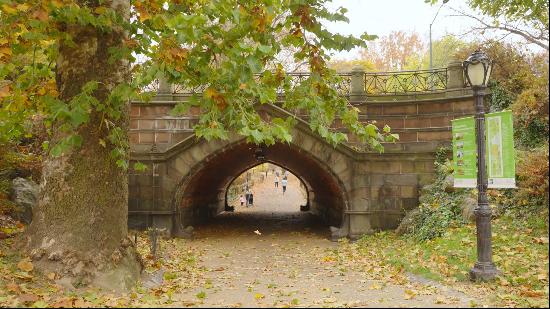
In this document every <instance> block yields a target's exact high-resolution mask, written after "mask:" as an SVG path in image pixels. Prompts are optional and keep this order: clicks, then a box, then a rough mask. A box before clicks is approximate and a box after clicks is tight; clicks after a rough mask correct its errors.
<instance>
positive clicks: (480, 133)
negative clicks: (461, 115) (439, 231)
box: [463, 50, 499, 281]
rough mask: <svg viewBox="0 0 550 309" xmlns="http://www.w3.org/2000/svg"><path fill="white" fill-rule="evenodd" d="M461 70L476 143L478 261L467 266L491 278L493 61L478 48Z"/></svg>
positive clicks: (493, 270) (472, 275) (478, 276)
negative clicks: (488, 146)
mask: <svg viewBox="0 0 550 309" xmlns="http://www.w3.org/2000/svg"><path fill="white" fill-rule="evenodd" d="M463 65H464V73H465V75H466V79H467V80H468V83H469V84H470V86H471V87H472V90H473V92H474V99H475V105H476V116H475V120H476V143H477V192H478V193H477V207H476V209H475V211H474V213H475V216H476V229H477V262H476V263H475V265H474V267H473V268H472V269H471V270H470V278H471V279H472V280H482V281H488V280H492V279H494V278H495V277H496V276H497V275H498V273H499V271H498V270H497V268H496V266H495V264H494V263H493V251H492V245H491V237H492V236H491V208H490V207H489V203H488V201H487V167H486V165H485V106H484V105H483V97H484V96H485V90H486V89H487V81H488V80H489V76H490V74H491V66H492V61H491V60H490V59H489V57H488V56H487V55H486V54H485V53H484V52H482V51H480V50H477V51H475V52H474V53H472V54H471V55H470V57H468V59H467V60H466V61H464V63H463Z"/></svg>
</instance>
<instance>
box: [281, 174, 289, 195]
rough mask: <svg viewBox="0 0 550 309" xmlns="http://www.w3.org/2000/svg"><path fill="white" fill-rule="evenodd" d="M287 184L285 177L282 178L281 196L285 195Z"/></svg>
mask: <svg viewBox="0 0 550 309" xmlns="http://www.w3.org/2000/svg"><path fill="white" fill-rule="evenodd" d="M287 184H288V180H287V179H286V177H284V178H283V180H281V186H283V195H284V194H285V191H286V185H287Z"/></svg>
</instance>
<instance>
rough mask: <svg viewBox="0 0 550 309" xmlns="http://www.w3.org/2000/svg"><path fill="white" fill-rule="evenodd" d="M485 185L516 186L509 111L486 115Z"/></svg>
mask: <svg viewBox="0 0 550 309" xmlns="http://www.w3.org/2000/svg"><path fill="white" fill-rule="evenodd" d="M485 123H486V136H487V140H486V142H487V155H486V158H487V185H488V187H489V188H515V187H516V161H515V152H514V129H513V119H512V112H511V111H502V112H497V113H490V114H487V115H486V118H485Z"/></svg>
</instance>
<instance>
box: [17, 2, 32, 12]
mask: <svg viewBox="0 0 550 309" xmlns="http://www.w3.org/2000/svg"><path fill="white" fill-rule="evenodd" d="M29 7H30V6H29V5H28V4H26V3H21V4H18V5H17V6H16V8H17V10H18V11H23V12H26V11H27V10H28V9H29Z"/></svg>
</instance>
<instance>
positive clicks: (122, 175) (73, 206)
mask: <svg viewBox="0 0 550 309" xmlns="http://www.w3.org/2000/svg"><path fill="white" fill-rule="evenodd" d="M98 2H99V1H81V3H79V5H81V6H92V7H93V6H97V5H99V4H98ZM103 5H111V7H112V8H114V9H116V10H117V12H119V14H121V15H122V16H128V15H129V10H130V3H129V0H113V1H111V2H109V3H107V4H105V2H103ZM60 27H62V30H63V31H64V32H66V33H67V34H69V35H70V37H71V38H72V40H73V42H74V44H73V43H71V42H65V41H60V42H59V58H58V60H57V72H56V81H57V85H58V88H59V93H60V98H61V99H62V100H64V101H65V102H69V100H70V99H71V98H72V97H74V96H75V95H77V94H79V93H80V92H81V88H82V86H83V85H84V84H86V83H87V82H89V81H98V82H99V83H100V85H99V87H98V89H97V90H96V91H95V92H94V94H93V95H94V96H95V97H96V98H97V99H98V100H99V101H105V99H106V98H107V96H108V94H109V92H110V90H111V89H112V88H113V87H114V86H115V85H117V84H119V83H120V82H122V81H124V80H125V79H126V78H128V77H129V75H128V69H129V67H128V63H127V61H123V60H120V61H117V62H115V63H109V62H108V59H109V58H110V54H109V51H108V50H109V48H111V47H119V46H121V45H122V44H123V41H124V39H125V33H124V32H123V30H122V29H116V28H115V29H112V31H101V30H99V29H96V28H94V27H91V26H81V25H74V24H65V25H60ZM67 104H69V103H67ZM126 108H128V106H126ZM125 115H126V116H124V117H122V118H121V119H120V120H117V121H116V122H117V123H116V124H117V125H118V126H120V127H121V128H122V129H123V131H124V132H126V130H127V127H128V119H127V115H128V113H127V112H125ZM102 121H103V115H102V114H101V113H100V112H97V111H95V110H94V111H92V112H91V114H90V120H89V122H88V123H87V124H85V125H83V126H81V127H80V128H79V129H78V130H77V132H76V133H77V134H79V135H80V136H82V138H83V145H82V147H80V148H75V149H71V150H69V151H68V152H66V153H65V154H64V155H62V156H60V157H48V158H46V159H45V161H44V164H43V177H42V181H41V185H40V198H39V203H38V205H37V207H36V208H35V210H34V216H33V221H32V223H31V225H30V226H29V229H28V233H27V234H26V236H27V240H28V242H27V249H28V251H29V252H30V254H31V257H32V258H33V259H34V260H35V261H36V264H37V265H38V267H43V268H45V269H49V270H54V271H56V272H58V274H59V275H60V276H62V277H67V278H72V283H73V285H75V284H76V285H78V284H88V283H92V284H95V285H99V286H103V287H107V288H117V287H118V288H120V287H129V286H130V285H131V284H133V283H134V281H135V280H136V279H137V277H138V275H139V273H140V271H141V264H140V262H139V260H140V258H139V256H138V254H137V253H136V251H135V248H134V246H133V243H132V242H131V241H130V239H129V238H128V235H127V234H128V231H127V214H128V178H127V173H126V171H124V170H122V169H121V168H119V167H118V166H117V165H116V164H115V162H114V160H113V158H112V157H111V156H110V154H109V153H110V151H111V150H112V146H110V145H109V144H107V146H106V147H104V146H102V145H101V144H100V139H103V140H105V141H106V140H107V138H106V137H107V135H108V131H107V129H106V126H105V123H102ZM54 128H55V125H54ZM63 136H64V133H62V132H54V135H53V137H52V140H53V141H54V142H55V141H59V140H60V139H61V138H62V137H63Z"/></svg>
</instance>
